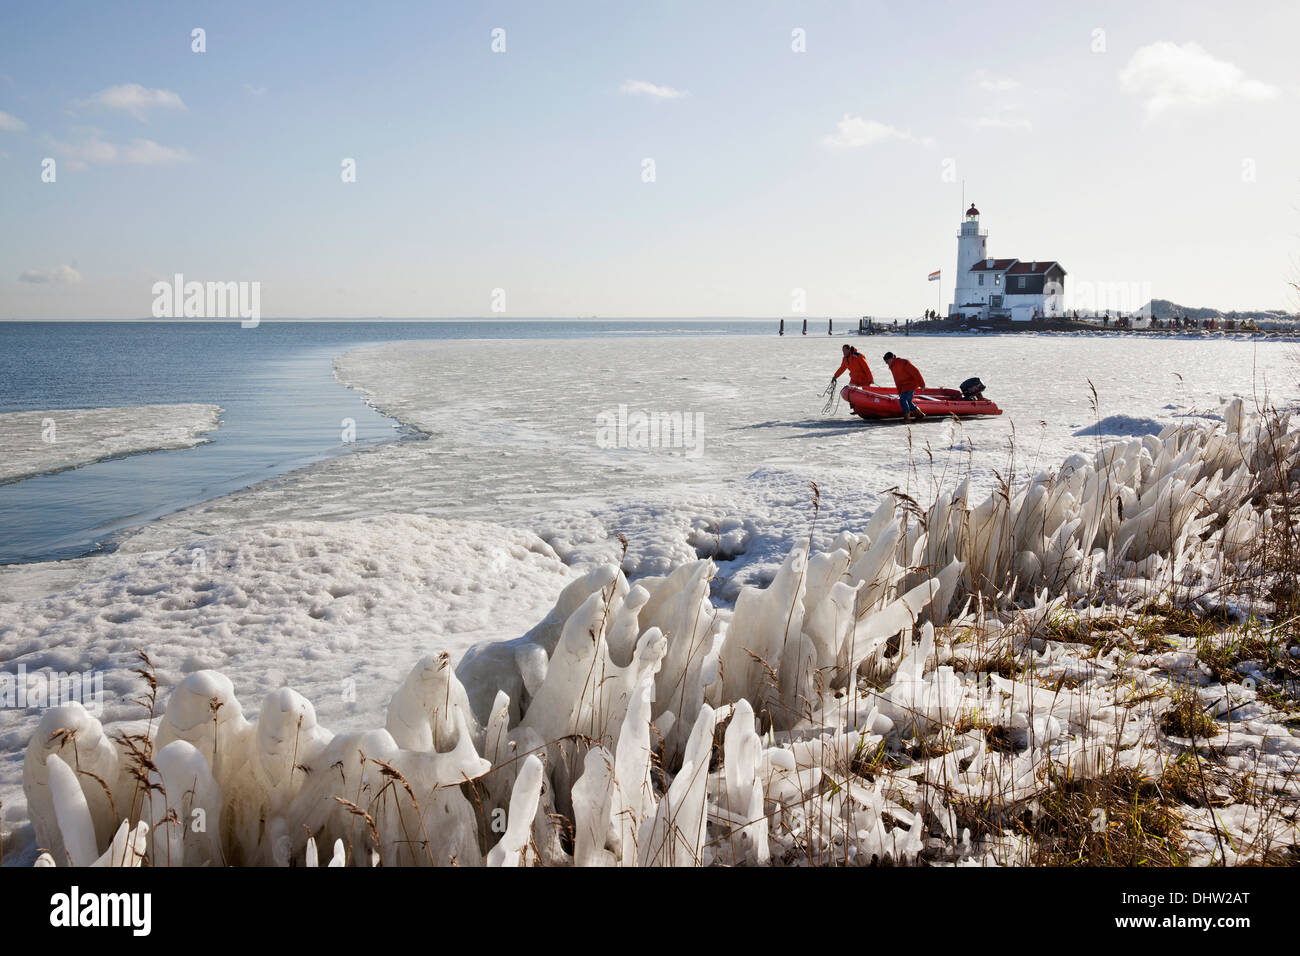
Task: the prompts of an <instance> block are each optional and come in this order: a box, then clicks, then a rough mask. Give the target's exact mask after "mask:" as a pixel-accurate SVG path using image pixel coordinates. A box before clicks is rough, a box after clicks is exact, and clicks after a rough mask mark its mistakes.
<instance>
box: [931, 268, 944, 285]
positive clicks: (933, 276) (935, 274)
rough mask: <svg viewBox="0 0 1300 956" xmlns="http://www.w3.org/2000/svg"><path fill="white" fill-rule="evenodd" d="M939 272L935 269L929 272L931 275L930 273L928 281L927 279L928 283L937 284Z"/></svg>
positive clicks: (939, 270)
mask: <svg viewBox="0 0 1300 956" xmlns="http://www.w3.org/2000/svg"><path fill="white" fill-rule="evenodd" d="M941 271H942V270H941V269H935V270H934V271H933V272H931V273H930V279H929V281H930V282H938V281H939V273H940V272H941Z"/></svg>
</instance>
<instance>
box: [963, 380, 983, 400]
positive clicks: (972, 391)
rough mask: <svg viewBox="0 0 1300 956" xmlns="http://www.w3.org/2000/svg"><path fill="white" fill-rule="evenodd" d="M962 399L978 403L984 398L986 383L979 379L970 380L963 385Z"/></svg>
mask: <svg viewBox="0 0 1300 956" xmlns="http://www.w3.org/2000/svg"><path fill="white" fill-rule="evenodd" d="M961 397H962V398H964V399H966V401H968V402H973V401H977V400H978V399H981V398H983V397H984V383H983V382H981V381H980V380H979V379H978V378H968V379H966V381H964V382H962V383H961Z"/></svg>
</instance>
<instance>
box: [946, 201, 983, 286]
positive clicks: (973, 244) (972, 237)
mask: <svg viewBox="0 0 1300 956" xmlns="http://www.w3.org/2000/svg"><path fill="white" fill-rule="evenodd" d="M988 241H989V234H988V233H987V232H982V231H981V230H980V211H979V210H978V209H976V208H975V204H974V203H971V204H970V208H969V209H967V210H966V218H964V219H963V220H962V223H961V232H959V233H958V234H957V283H956V288H955V289H953V295H952V301H953V304H954V305H955V306H962V305H965V304H966V303H972V304H973V303H975V302H982V301H983V297H982V296H980V295H979V292H981V291H983V290H980V289H977V288H974V285H975V277H974V275H972V274H971V269H973V268H975V266H977V265H978V264H979V263H981V262H983V261H984V260H985V258H987V256H988Z"/></svg>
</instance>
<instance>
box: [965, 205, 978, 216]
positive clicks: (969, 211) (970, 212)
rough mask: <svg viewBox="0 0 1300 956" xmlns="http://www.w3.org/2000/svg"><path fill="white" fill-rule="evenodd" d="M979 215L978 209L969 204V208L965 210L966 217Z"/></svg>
mask: <svg viewBox="0 0 1300 956" xmlns="http://www.w3.org/2000/svg"><path fill="white" fill-rule="evenodd" d="M979 214H980V211H979V210H978V209H976V208H975V204H974V203H971V204H970V208H969V209H967V210H966V215H968V216H978V215H979Z"/></svg>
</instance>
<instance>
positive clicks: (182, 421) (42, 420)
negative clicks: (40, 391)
mask: <svg viewBox="0 0 1300 956" xmlns="http://www.w3.org/2000/svg"><path fill="white" fill-rule="evenodd" d="M220 420H221V409H220V408H219V407H218V406H216V405H195V404H184V405H133V406H127V407H122V408H64V409H51V410H48V411H28V412H6V413H4V414H0V448H3V449H4V456H3V458H0V483H3V482H9V481H19V480H21V479H23V478H30V477H33V476H34V475H43V474H49V473H51V472H56V471H64V470H66V469H69V468H79V467H81V466H82V465H88V464H90V463H92V462H96V461H103V460H104V459H107V458H121V457H123V456H125V455H138V454H141V453H143V452H150V451H164V450H168V449H173V448H192V447H193V446H195V445H200V444H202V443H204V442H207V441H211V440H212V439H210V438H205V437H203V436H204V435H207V434H208V433H210V432H214V431H216V430H217V427H218V425H219V423H220Z"/></svg>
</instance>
